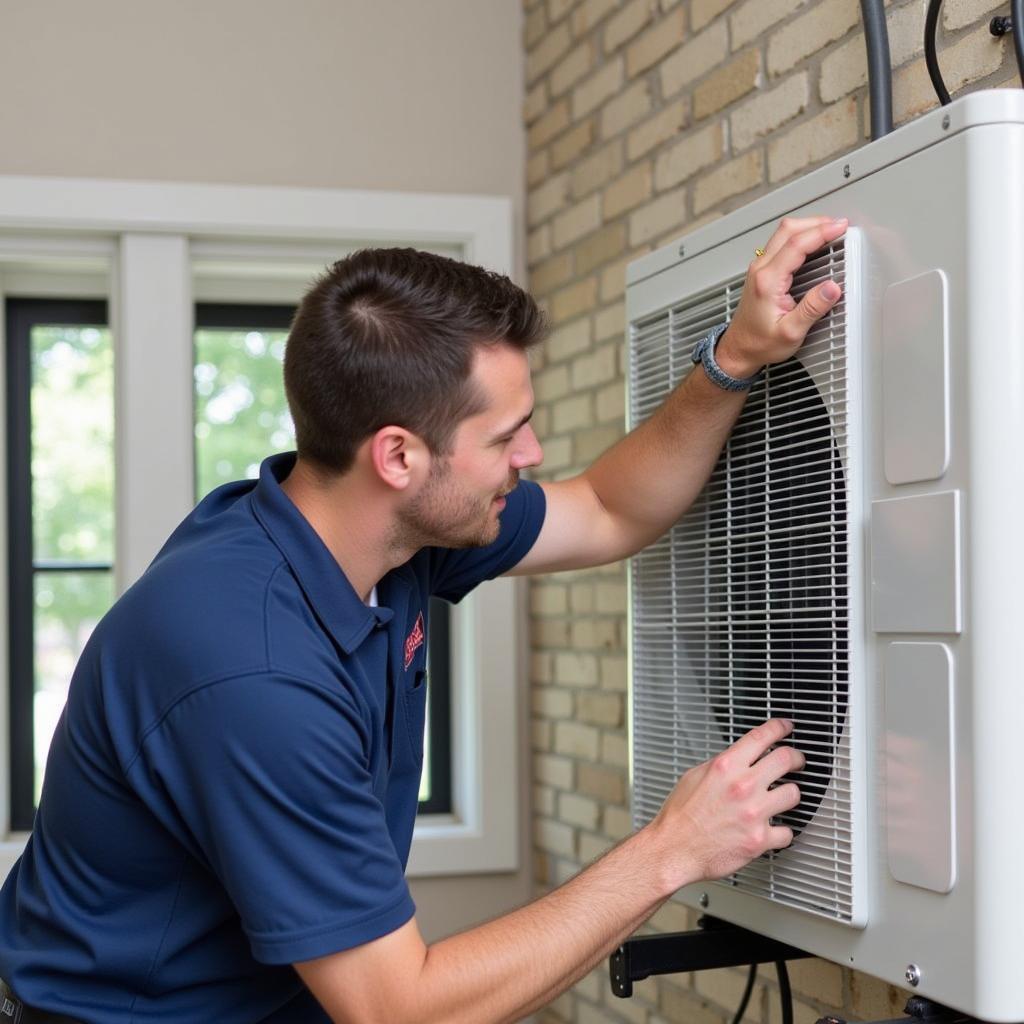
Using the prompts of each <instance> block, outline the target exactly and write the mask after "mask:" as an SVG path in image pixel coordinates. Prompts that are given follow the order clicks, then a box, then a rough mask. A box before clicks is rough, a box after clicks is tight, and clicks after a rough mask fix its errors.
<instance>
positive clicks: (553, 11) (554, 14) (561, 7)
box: [548, 0, 576, 23]
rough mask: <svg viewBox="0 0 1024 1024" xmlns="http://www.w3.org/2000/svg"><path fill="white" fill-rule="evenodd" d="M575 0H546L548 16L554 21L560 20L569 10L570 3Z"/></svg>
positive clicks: (570, 7)
mask: <svg viewBox="0 0 1024 1024" xmlns="http://www.w3.org/2000/svg"><path fill="white" fill-rule="evenodd" d="M575 2H576V0H548V18H549V20H550V21H551V22H552V23H554V22H556V21H561V19H562V18H564V17H565V16H566V15H567V14H568V13H569V11H570V10H571V9H572V5H573V4H574V3H575Z"/></svg>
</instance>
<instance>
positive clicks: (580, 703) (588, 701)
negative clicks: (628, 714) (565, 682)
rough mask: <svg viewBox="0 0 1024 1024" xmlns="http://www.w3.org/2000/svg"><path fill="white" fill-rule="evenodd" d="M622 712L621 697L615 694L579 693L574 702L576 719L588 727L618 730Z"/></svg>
mask: <svg viewBox="0 0 1024 1024" xmlns="http://www.w3.org/2000/svg"><path fill="white" fill-rule="evenodd" d="M622 710H623V709H622V697H621V695H620V694H617V693H581V694H580V695H579V696H578V698H577V701H576V717H577V718H578V719H579V720H580V721H581V722H586V723H587V724H589V725H603V726H610V727H611V728H618V727H619V726H620V725H622Z"/></svg>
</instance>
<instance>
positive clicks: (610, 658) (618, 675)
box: [601, 654, 627, 692]
mask: <svg viewBox="0 0 1024 1024" xmlns="http://www.w3.org/2000/svg"><path fill="white" fill-rule="evenodd" d="M626 673H627V667H626V659H625V658H623V657H620V656H616V655H612V654H606V655H602V657H601V689H602V690H621V691H623V692H624V691H625V689H626Z"/></svg>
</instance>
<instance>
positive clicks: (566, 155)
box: [551, 118, 594, 171]
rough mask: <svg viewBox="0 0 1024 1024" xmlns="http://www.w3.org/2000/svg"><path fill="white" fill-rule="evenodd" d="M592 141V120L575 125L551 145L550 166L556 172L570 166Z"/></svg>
mask: <svg viewBox="0 0 1024 1024" xmlns="http://www.w3.org/2000/svg"><path fill="white" fill-rule="evenodd" d="M593 141H594V121H593V118H591V119H589V120H587V121H584V122H582V124H578V125H576V127H575V128H573V129H571V130H570V131H567V132H566V133H565V134H564V135H563V136H562V137H561V138H560V139H556V140H555V141H554V142H553V143H551V164H552V166H553V167H554V169H555V170H556V171H560V170H561V169H562V168H563V167H565V166H567V165H568V164H571V163H572V162H573V161H574V160H576V159H577V158H578V157H579V156H580V155H581V154H582V153H583V152H585V151H586V150H587V149H588V148H589V146H590V144H591V142H593Z"/></svg>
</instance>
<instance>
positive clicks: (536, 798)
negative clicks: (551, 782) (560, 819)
mask: <svg viewBox="0 0 1024 1024" xmlns="http://www.w3.org/2000/svg"><path fill="white" fill-rule="evenodd" d="M555 806H556V805H555V791H554V790H553V789H552V788H551V787H550V786H534V787H533V813H534V814H540V815H543V816H544V817H545V818H553V817H554V816H555Z"/></svg>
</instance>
